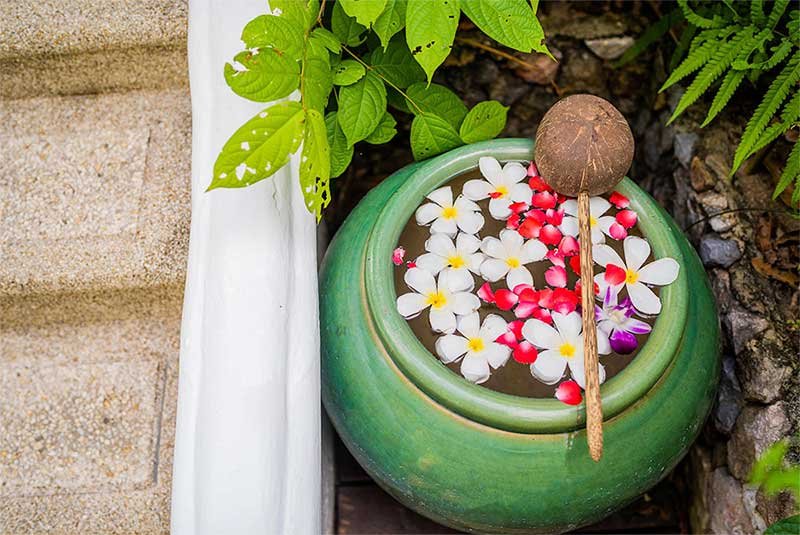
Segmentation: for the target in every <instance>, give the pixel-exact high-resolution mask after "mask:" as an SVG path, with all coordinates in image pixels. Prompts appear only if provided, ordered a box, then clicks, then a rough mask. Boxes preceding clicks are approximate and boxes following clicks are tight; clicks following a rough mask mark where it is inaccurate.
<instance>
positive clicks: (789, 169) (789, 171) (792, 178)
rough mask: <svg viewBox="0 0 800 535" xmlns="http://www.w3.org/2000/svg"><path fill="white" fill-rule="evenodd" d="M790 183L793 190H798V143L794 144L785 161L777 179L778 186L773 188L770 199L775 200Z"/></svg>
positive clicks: (799, 155)
mask: <svg viewBox="0 0 800 535" xmlns="http://www.w3.org/2000/svg"><path fill="white" fill-rule="evenodd" d="M792 182H794V190H795V191H798V190H800V142H797V141H795V142H794V147H792V151H791V152H790V153H789V157H788V158H787V159H786V166H785V167H784V168H783V172H782V173H781V177H780V179H778V185H777V186H775V191H774V192H773V193H772V198H773V199H777V198H778V195H780V194H781V193H783V190H785V189H786V188H788V187H789V184H791V183H792Z"/></svg>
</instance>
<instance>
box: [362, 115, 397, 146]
mask: <svg viewBox="0 0 800 535" xmlns="http://www.w3.org/2000/svg"><path fill="white" fill-rule="evenodd" d="M396 126H397V121H395V120H394V117H392V114H391V113H389V112H388V111H387V112H386V113H384V114H383V117H381V122H379V123H378V126H376V127H375V130H373V131H372V133H371V134H370V135H368V136H367V138H366V139H365V140H364V141H366V142H367V143H372V144H373V145H380V144H381V143H386V142H388V141H389V140H391V139H392V138H393V137H394V136H395V134H397V128H395V127H396Z"/></svg>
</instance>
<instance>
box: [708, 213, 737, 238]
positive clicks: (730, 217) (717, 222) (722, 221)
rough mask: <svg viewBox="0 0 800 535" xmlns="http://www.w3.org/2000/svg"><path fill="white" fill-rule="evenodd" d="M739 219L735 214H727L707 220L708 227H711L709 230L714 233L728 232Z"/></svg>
mask: <svg viewBox="0 0 800 535" xmlns="http://www.w3.org/2000/svg"><path fill="white" fill-rule="evenodd" d="M738 221H739V219H738V218H737V217H736V214H735V213H727V214H722V215H718V216H716V217H712V218H711V219H709V220H708V224H709V226H711V230H713V231H714V232H720V233H721V232H728V231H729V230H730V229H732V228H733V227H734V226H736V223H737V222H738Z"/></svg>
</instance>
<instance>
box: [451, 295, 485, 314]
mask: <svg viewBox="0 0 800 535" xmlns="http://www.w3.org/2000/svg"><path fill="white" fill-rule="evenodd" d="M450 299H452V301H453V306H452V307H451V310H452V311H453V312H455V313H456V314H458V315H459V316H461V315H464V314H470V313H472V312H474V311H476V310H478V308H480V306H481V300H480V299H478V296H477V295H475V294H471V293H469V292H458V293H454V294H453V295H452V296H451V297H450Z"/></svg>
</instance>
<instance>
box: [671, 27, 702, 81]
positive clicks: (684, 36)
mask: <svg viewBox="0 0 800 535" xmlns="http://www.w3.org/2000/svg"><path fill="white" fill-rule="evenodd" d="M695 33H697V27H696V26H692V25H691V24H687V25H686V27H685V28H684V29H683V32H682V33H681V38H680V39H679V40H678V45H677V46H676V47H675V51H674V52H673V53H672V57H670V58H669V70H670V71H673V70H675V67H677V66H678V63H679V62H680V60H681V58H682V57H683V55H684V54H686V51H687V50H689V47H690V45H691V44H692V41H693V39H694V35H695Z"/></svg>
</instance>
